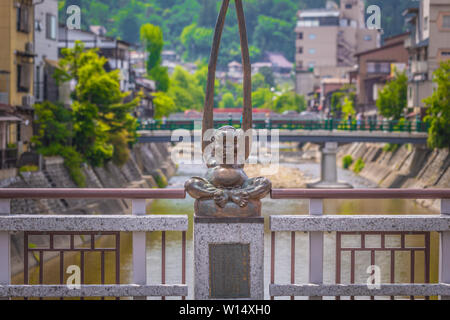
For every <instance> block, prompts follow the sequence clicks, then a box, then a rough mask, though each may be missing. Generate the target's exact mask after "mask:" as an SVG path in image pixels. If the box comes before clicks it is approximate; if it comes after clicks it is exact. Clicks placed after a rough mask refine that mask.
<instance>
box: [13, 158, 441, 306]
mask: <svg viewBox="0 0 450 320" xmlns="http://www.w3.org/2000/svg"><path fill="white" fill-rule="evenodd" d="M286 165H287V166H295V167H297V168H299V169H300V170H302V171H303V172H304V174H305V176H307V177H313V178H316V177H318V175H319V171H320V166H319V165H318V164H315V163H304V164H296V165H292V164H286ZM204 170H205V169H204V168H203V167H202V166H198V165H192V166H191V165H180V167H179V169H178V173H177V175H176V176H174V177H173V178H172V179H171V180H170V182H169V183H170V186H169V187H174V188H181V187H183V185H184V182H185V181H186V180H187V179H188V178H189V177H192V176H201V175H202V174H203V173H204ZM339 177H340V179H341V180H343V181H347V182H350V183H352V184H353V186H354V187H356V188H368V187H375V186H374V185H373V183H371V182H369V181H367V180H365V179H362V178H361V177H358V176H356V175H354V174H353V173H351V172H349V171H344V170H340V171H339ZM193 205H194V200H193V199H192V198H190V197H188V198H187V199H184V200H156V201H153V202H151V203H149V205H148V208H147V211H148V214H175V215H178V214H181V215H188V216H189V231H188V233H187V262H186V264H187V266H186V278H187V284H188V286H189V291H190V292H189V297H188V298H192V297H193V242H192V238H193V234H192V230H193V228H192V220H193ZM262 208H263V209H262V214H263V216H264V217H265V219H266V224H265V225H266V230H265V283H266V284H269V281H270V278H269V275H270V269H269V268H270V256H269V254H270V230H269V229H268V225H269V224H268V217H269V216H270V215H306V214H308V202H307V200H272V199H269V198H266V199H264V200H263V206H262ZM324 213H325V214H329V215H336V214H367V215H371V214H374V215H375V214H393V215H394V214H399V215H402V214H435V213H436V212H432V211H431V210H430V209H426V208H423V207H421V206H419V205H418V204H416V202H415V201H413V200H382V201H381V200H325V201H324ZM324 239H325V250H324V282H325V283H334V282H335V269H336V265H335V259H336V253H335V240H336V234H335V233H326V234H325V237H324ZM343 240H344V239H343ZM290 241H291V240H290V233H287V232H286V233H283V232H281V233H277V238H276V273H275V279H276V283H290V266H291V263H290V262H291V257H290ZM345 241H346V244H347V246H349V247H352V246H353V247H355V246H358V245H359V239H357V238H356V237H353V236H350V237H347V239H346V240H345ZM372 241H374V242H377V239H372ZM378 241H379V240H378ZM391 241H392V245H395V242H398V239H395V238H392V239H391ZM113 243H114V242H113V239H111V238H109V237H102V238H100V239H99V240H97V245H98V246H102V247H109V246H112V245H113ZM422 244H423V239H422V238H421V237H420V236H409V237H407V243H406V245H407V246H418V245H422ZM147 248H148V250H147V270H148V272H147V274H148V282H149V283H150V284H159V283H161V233H160V232H152V233H149V234H148V236H147ZM131 250H132V245H131V234H129V233H122V234H121V249H120V252H121V259H120V260H121V261H120V262H121V264H120V266H121V267H120V268H121V269H120V276H121V283H131V282H132V265H131V263H132V262H131ZM166 250H167V253H166V283H181V232H168V233H167V236H166ZM308 250H309V249H308V235H307V234H306V233H300V232H298V233H297V234H296V270H295V275H296V276H295V278H296V279H295V280H296V283H307V282H308V281H307V280H308ZM105 259H106V260H105V266H106V278H105V282H106V283H107V284H108V283H114V274H115V267H114V266H115V260H114V259H115V258H114V255H113V254H106V256H105ZM375 259H376V263H375V264H376V265H378V266H379V267H380V268H381V274H382V277H381V280H382V282H383V283H388V282H389V281H390V278H389V277H390V256H388V255H387V253H386V252H378V253H377V254H376V256H375ZM369 261H370V254H367V253H365V252H361V253H357V254H356V258H355V262H356V266H357V267H356V269H355V283H366V281H367V278H368V276H369V275H368V274H367V273H366V269H367V267H368V266H369V265H370V263H369ZM79 263H80V255H79V254H74V255H70V256H68V257H67V258H66V259H65V268H67V266H69V265H79ZM85 263H86V264H85V265H86V273H85V282H86V283H88V284H94V283H100V254H99V253H92V254H87V255H86V259H85ZM410 264H411V263H410V256H409V253H405V254H403V253H398V254H397V255H396V265H395V269H396V272H395V277H396V281H398V282H409V280H410V273H409V272H410ZM44 270H45V276H44V282H45V283H47V284H51V283H53V284H55V283H59V259H58V258H55V259H51V260H49V261H48V262H46V263H45V267H44ZM349 270H350V265H349V258H348V256H346V255H345V254H343V255H342V282H343V283H348V282H349V277H350V276H349V274H350V273H349ZM415 270H416V278H415V280H416V282H424V276H423V274H424V257H423V255H420V254H416V264H415ZM437 274H438V237H437V234H436V233H432V235H431V270H430V279H431V282H436V281H437V278H438V276H437ZM38 276H39V269H38V268H32V269H31V270H30V283H37V279H38ZM67 276H68V275H66V276H65V279H67ZM13 281H14V282H15V283H23V282H22V281H23V275H17V276H16V277H14V279H13ZM265 295H266V298H268V285H266V292H265Z"/></svg>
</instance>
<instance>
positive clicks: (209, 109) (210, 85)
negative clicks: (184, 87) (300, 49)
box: [202, 0, 253, 159]
mask: <svg viewBox="0 0 450 320" xmlns="http://www.w3.org/2000/svg"><path fill="white" fill-rule="evenodd" d="M229 4H230V0H224V1H223V2H222V7H221V8H220V12H219V16H218V18H217V22H216V28H215V31H214V39H213V44H212V48H211V55H210V58H209V65H208V80H207V85H206V95H205V105H204V111H203V124H202V137H204V136H205V132H206V131H207V130H209V129H213V128H214V110H213V109H214V85H215V78H216V66H217V58H218V55H219V48H220V40H221V37H222V31H223V27H224V24H225V17H226V14H227V11H228V6H229ZM235 4H236V15H237V19H238V24H239V36H240V42H241V54H242V67H243V72H244V78H243V90H244V92H243V98H244V105H243V113H242V129H243V130H244V132H246V131H247V130H249V129H251V128H252V122H253V117H252V70H251V64H250V54H249V49H248V38H247V28H246V25H245V16H244V8H243V6H242V0H235ZM202 140H203V139H202ZM209 143H210V141H203V142H202V150H203V151H204V150H205V148H206V147H207V146H208V144H209ZM250 146H251V141H250V138H246V141H245V159H248V157H249V155H250Z"/></svg>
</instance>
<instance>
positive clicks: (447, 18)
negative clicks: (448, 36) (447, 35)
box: [442, 15, 450, 29]
mask: <svg viewBox="0 0 450 320" xmlns="http://www.w3.org/2000/svg"><path fill="white" fill-rule="evenodd" d="M442 28H445V29H450V15H444V16H443V17H442Z"/></svg>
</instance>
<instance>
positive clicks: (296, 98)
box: [272, 91, 306, 113]
mask: <svg viewBox="0 0 450 320" xmlns="http://www.w3.org/2000/svg"><path fill="white" fill-rule="evenodd" d="M272 109H273V110H274V111H276V112H280V113H281V112H284V111H289V110H293V111H297V112H302V111H305V110H306V101H305V98H304V97H303V96H300V95H298V94H297V93H295V92H293V91H289V92H285V93H283V94H281V95H279V96H278V97H276V98H275V101H274V102H273V107H272Z"/></svg>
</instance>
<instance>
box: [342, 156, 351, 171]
mask: <svg viewBox="0 0 450 320" xmlns="http://www.w3.org/2000/svg"><path fill="white" fill-rule="evenodd" d="M352 164H353V157H352V156H351V155H349V154H348V155H346V156H345V157H343V158H342V167H343V168H344V169H348V168H350V166H351V165H352Z"/></svg>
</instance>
